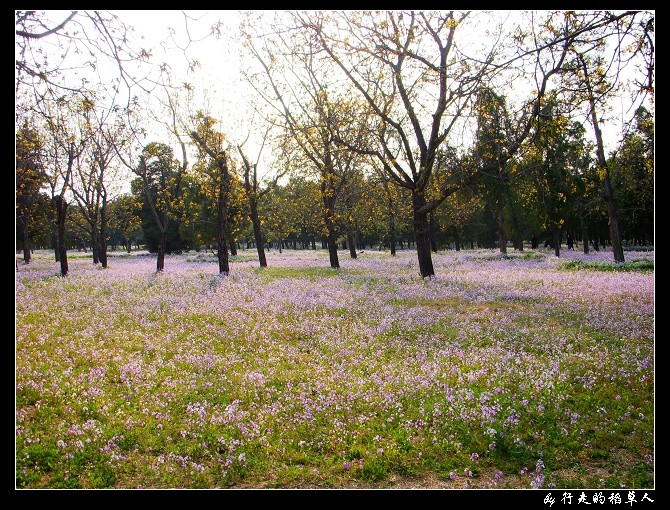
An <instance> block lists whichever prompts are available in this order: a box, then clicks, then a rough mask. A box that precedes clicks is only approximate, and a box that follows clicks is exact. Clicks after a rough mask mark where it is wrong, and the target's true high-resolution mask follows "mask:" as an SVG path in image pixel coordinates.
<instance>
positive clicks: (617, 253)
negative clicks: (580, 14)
mask: <svg viewBox="0 0 670 510" xmlns="http://www.w3.org/2000/svg"><path fill="white" fill-rule="evenodd" d="M579 57H580V61H581V63H582V68H583V71H584V78H585V82H586V89H587V91H588V96H589V106H590V107H591V124H592V125H593V131H594V133H595V136H596V154H597V158H598V160H597V161H598V169H599V171H598V175H599V176H600V186H601V191H602V196H603V200H604V201H605V205H606V206H607V214H608V216H609V231H610V239H611V241H612V252H613V254H614V262H617V263H623V262H625V259H624V255H623V246H622V245H621V234H620V232H619V219H618V216H617V210H616V205H615V204H614V194H613V193H612V181H611V180H610V171H609V165H608V164H607V159H606V158H605V146H604V144H603V136H602V132H601V131H600V125H599V124H598V117H597V115H596V102H595V98H594V94H593V89H592V87H591V82H590V80H589V74H588V70H587V67H586V63H585V62H584V59H583V57H582V56H581V55H579Z"/></svg>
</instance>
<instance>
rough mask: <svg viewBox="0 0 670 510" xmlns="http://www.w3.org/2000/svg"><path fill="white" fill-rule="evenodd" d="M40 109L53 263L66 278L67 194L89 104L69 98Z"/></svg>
mask: <svg viewBox="0 0 670 510" xmlns="http://www.w3.org/2000/svg"><path fill="white" fill-rule="evenodd" d="M40 106H41V107H44V110H42V111H41V112H40V117H41V118H42V119H44V122H45V124H46V126H45V129H46V131H47V137H48V138H47V142H46V145H45V168H48V169H49V171H48V173H47V185H48V187H49V190H50V193H51V199H52V202H53V205H54V208H55V210H56V214H55V227H56V228H55V230H56V238H55V243H54V244H55V252H56V261H57V262H60V272H61V276H67V274H68V271H69V266H68V260H67V244H66V242H65V229H66V219H67V211H68V207H69V201H68V197H67V195H66V193H67V192H68V190H69V188H70V184H71V179H72V173H73V172H74V169H75V168H76V166H77V165H78V164H79V162H80V158H81V155H82V154H83V152H84V150H85V148H86V144H87V143H88V138H87V136H88V130H87V128H86V126H85V122H84V120H83V118H84V117H83V115H82V112H84V111H86V110H87V109H88V108H90V107H91V105H90V103H89V102H88V101H86V100H80V101H76V100H74V99H72V98H69V99H63V100H62V101H56V102H55V103H51V102H44V103H42V104H40Z"/></svg>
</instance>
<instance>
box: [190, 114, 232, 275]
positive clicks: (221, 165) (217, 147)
mask: <svg viewBox="0 0 670 510" xmlns="http://www.w3.org/2000/svg"><path fill="white" fill-rule="evenodd" d="M195 121H196V128H195V129H194V130H192V131H191V133H190V136H191V139H192V140H193V142H194V143H195V145H196V147H197V148H198V151H199V153H200V155H201V156H202V157H207V158H209V164H206V165H205V166H204V167H203V169H204V171H205V175H206V177H207V181H208V189H209V190H210V192H211V194H212V196H213V197H214V200H215V203H216V239H217V257H218V261H219V273H220V274H222V275H228V274H229V273H230V263H229V260H228V245H229V244H231V243H232V239H231V238H230V236H229V233H228V228H227V225H228V214H229V211H228V209H229V204H230V197H231V186H232V181H233V173H234V169H233V166H232V165H233V162H232V160H231V158H230V149H229V148H228V147H227V145H226V140H225V137H224V135H223V134H222V133H219V132H218V131H216V129H214V126H215V124H216V121H215V120H214V119H213V118H212V117H209V116H207V115H205V114H204V113H200V114H197V115H196V118H195Z"/></svg>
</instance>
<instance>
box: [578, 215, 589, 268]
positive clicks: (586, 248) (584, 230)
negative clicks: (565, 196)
mask: <svg viewBox="0 0 670 510" xmlns="http://www.w3.org/2000/svg"><path fill="white" fill-rule="evenodd" d="M579 226H580V228H581V231H582V244H583V245H584V254H586V255H588V253H589V230H588V227H587V226H586V218H585V215H584V206H583V205H582V204H581V203H580V204H579Z"/></svg>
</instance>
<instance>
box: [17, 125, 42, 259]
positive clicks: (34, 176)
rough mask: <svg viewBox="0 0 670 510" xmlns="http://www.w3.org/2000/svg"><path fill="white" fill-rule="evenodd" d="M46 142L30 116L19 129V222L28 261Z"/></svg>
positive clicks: (40, 186) (40, 187)
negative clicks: (44, 142)
mask: <svg viewBox="0 0 670 510" xmlns="http://www.w3.org/2000/svg"><path fill="white" fill-rule="evenodd" d="M42 145H43V142H42V140H40V136H39V133H38V131H37V130H36V129H34V128H32V127H30V126H29V125H28V123H27V120H26V122H25V123H24V125H23V126H22V127H21V129H19V130H18V131H17V133H16V226H17V233H19V234H20V236H21V244H22V247H23V262H24V263H25V264H28V263H30V259H31V255H30V252H31V241H30V237H31V236H30V234H31V227H32V218H33V213H34V211H35V207H36V206H37V202H38V200H39V196H40V193H41V191H42V187H43V185H44V184H45V183H46V174H45V171H44V167H43V161H42V156H43V155H42V150H43V148H42Z"/></svg>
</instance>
